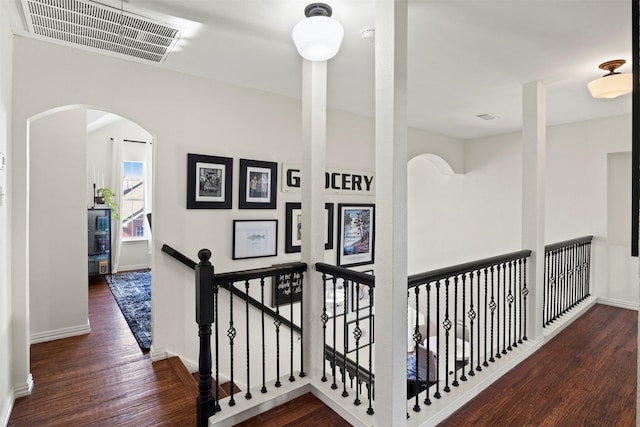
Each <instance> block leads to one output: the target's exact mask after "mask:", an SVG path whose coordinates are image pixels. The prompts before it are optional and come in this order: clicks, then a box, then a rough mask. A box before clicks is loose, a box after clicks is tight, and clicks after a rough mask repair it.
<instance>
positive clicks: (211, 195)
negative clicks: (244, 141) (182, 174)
mask: <svg viewBox="0 0 640 427" xmlns="http://www.w3.org/2000/svg"><path fill="white" fill-rule="evenodd" d="M232 176H233V159H231V158H229V157H217V156H205V155H201V154H188V155H187V209H231V200H232V197H231V183H232V181H231V179H232Z"/></svg>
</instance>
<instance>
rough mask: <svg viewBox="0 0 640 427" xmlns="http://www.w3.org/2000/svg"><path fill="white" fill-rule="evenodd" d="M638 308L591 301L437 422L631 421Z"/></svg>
mask: <svg viewBox="0 0 640 427" xmlns="http://www.w3.org/2000/svg"><path fill="white" fill-rule="evenodd" d="M637 319H638V313H637V312H636V311H632V310H624V309H620V308H614V307H610V306H606V305H599V304H598V305H596V306H595V307H593V308H592V309H591V310H589V311H588V312H587V313H586V314H584V315H583V316H582V317H580V318H579V319H578V320H576V321H575V322H574V323H573V324H572V325H571V326H570V327H569V328H567V329H565V330H564V331H562V332H561V333H560V334H558V335H557V336H556V337H555V338H554V339H552V340H551V341H550V342H549V343H547V344H545V345H544V346H543V347H542V349H541V350H540V351H538V352H536V354H534V355H533V356H531V357H529V358H528V359H527V360H526V361H525V362H523V363H521V364H520V365H518V366H516V368H515V369H512V370H511V371H510V372H509V373H508V374H507V375H505V376H504V377H502V378H501V379H500V380H498V381H497V382H495V383H494V384H493V385H492V386H491V387H490V388H489V389H488V390H486V391H485V392H484V393H482V394H481V395H479V396H478V397H477V398H475V399H474V400H472V401H471V402H469V403H468V404H467V405H465V406H464V407H462V408H461V409H460V410H459V411H457V412H456V413H455V414H453V416H451V417H449V418H448V419H447V420H446V421H445V422H443V423H441V424H440V425H441V426H443V427H448V426H456V427H457V426H563V427H564V426H567V427H573V426H594V427H596V426H598V427H600V426H612V427H631V426H635V425H636V382H637V380H636V378H637V372H636V363H637V362H636V360H637V359H636V352H637V342H638V341H637V339H638V328H637V325H638V323H637V321H638V320H637Z"/></svg>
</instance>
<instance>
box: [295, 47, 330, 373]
mask: <svg viewBox="0 0 640 427" xmlns="http://www.w3.org/2000/svg"><path fill="white" fill-rule="evenodd" d="M326 127H327V61H318V62H312V61H308V60H306V59H305V60H303V64H302V145H303V147H302V172H301V183H300V187H301V191H302V195H301V200H302V203H301V205H302V242H301V255H302V258H301V259H302V262H306V263H307V264H308V270H307V273H306V275H305V278H304V288H303V295H304V301H303V319H302V330H303V334H304V342H303V349H302V351H303V352H304V353H303V357H304V361H305V366H304V369H305V371H306V372H307V373H309V374H318V373H319V372H320V371H321V369H322V365H323V363H324V360H323V359H322V354H323V349H324V343H323V342H322V323H321V321H320V316H321V315H322V300H323V299H324V294H323V292H322V275H320V274H319V273H317V272H316V271H315V263H316V262H324V251H325V250H324V241H325V221H324V216H325V212H324V195H325V189H324V173H325V169H326V165H325V162H326V139H327V138H326ZM311 370H313V372H310V371H311Z"/></svg>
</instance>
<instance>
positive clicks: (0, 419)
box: [0, 393, 16, 426]
mask: <svg viewBox="0 0 640 427" xmlns="http://www.w3.org/2000/svg"><path fill="white" fill-rule="evenodd" d="M15 400H16V399H15V395H14V394H13V393H9V396H7V399H6V400H5V402H4V404H3V405H2V408H1V409H2V411H0V426H6V425H8V424H9V416H10V415H11V410H12V409H13V402H15Z"/></svg>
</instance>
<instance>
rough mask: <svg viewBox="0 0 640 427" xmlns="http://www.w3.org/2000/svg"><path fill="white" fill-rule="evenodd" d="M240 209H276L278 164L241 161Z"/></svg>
mask: <svg viewBox="0 0 640 427" xmlns="http://www.w3.org/2000/svg"><path fill="white" fill-rule="evenodd" d="M239 182H240V185H239V190H238V191H239V198H238V200H239V204H238V207H239V208H240V209H275V208H276V201H277V200H276V198H277V195H278V164H277V163H275V162H266V161H262V160H249V159H240V180H239Z"/></svg>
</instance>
